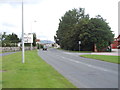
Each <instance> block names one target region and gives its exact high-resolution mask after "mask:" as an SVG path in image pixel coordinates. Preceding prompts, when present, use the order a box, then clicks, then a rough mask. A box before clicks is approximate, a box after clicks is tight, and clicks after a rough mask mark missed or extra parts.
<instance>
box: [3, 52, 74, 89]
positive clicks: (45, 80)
mask: <svg viewBox="0 0 120 90" xmlns="http://www.w3.org/2000/svg"><path fill="white" fill-rule="evenodd" d="M21 54H22V53H21V52H17V53H14V54H11V55H7V56H3V58H2V60H3V62H2V69H3V71H4V72H2V80H3V81H2V87H3V88H75V86H74V85H72V84H71V83H70V82H69V81H68V80H67V79H65V78H64V77H63V76H62V75H61V74H59V73H58V72H57V71H56V70H55V69H54V68H52V67H51V66H50V65H49V64H47V63H46V62H45V61H43V60H42V59H41V58H40V57H39V56H38V54H37V51H26V52H25V63H24V64H22V60H21V59H22V58H21Z"/></svg>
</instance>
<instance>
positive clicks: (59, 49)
mask: <svg viewBox="0 0 120 90" xmlns="http://www.w3.org/2000/svg"><path fill="white" fill-rule="evenodd" d="M58 50H63V51H67V52H75V53H92V51H72V50H64V49H61V48H58Z"/></svg>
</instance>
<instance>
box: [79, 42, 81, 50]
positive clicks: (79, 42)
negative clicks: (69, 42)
mask: <svg viewBox="0 0 120 90" xmlns="http://www.w3.org/2000/svg"><path fill="white" fill-rule="evenodd" d="M80 44H81V41H79V51H80Z"/></svg>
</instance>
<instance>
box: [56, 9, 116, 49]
mask: <svg viewBox="0 0 120 90" xmlns="http://www.w3.org/2000/svg"><path fill="white" fill-rule="evenodd" d="M84 12H85V10H84V9H83V8H80V9H79V10H78V9H72V10H69V11H68V12H66V13H65V15H64V16H63V17H62V18H61V19H60V23H59V27H58V30H57V31H56V36H54V39H55V41H56V42H57V43H58V44H60V46H61V48H63V49H67V50H79V48H78V41H81V42H82V44H81V50H87V51H88V50H89V51H93V50H94V46H95V45H97V49H98V51H101V50H103V49H105V48H106V47H107V46H108V45H110V44H111V43H112V41H113V38H114V35H113V34H112V31H111V29H110V27H109V25H108V23H106V21H105V20H104V19H103V18H102V17H101V16H100V15H98V16H96V17H95V18H90V17H89V15H88V14H87V15H85V13H84ZM57 40H59V42H58V41H57Z"/></svg>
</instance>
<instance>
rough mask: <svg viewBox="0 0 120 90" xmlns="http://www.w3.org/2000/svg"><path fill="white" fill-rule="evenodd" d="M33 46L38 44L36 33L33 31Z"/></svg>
mask: <svg viewBox="0 0 120 90" xmlns="http://www.w3.org/2000/svg"><path fill="white" fill-rule="evenodd" d="M33 46H36V33H33Z"/></svg>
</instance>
